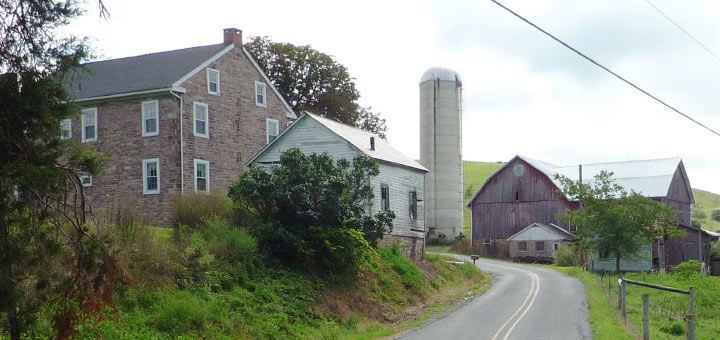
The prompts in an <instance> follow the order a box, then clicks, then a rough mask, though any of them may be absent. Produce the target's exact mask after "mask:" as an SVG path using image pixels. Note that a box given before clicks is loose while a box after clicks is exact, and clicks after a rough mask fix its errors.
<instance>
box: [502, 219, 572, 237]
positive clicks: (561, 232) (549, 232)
mask: <svg viewBox="0 0 720 340" xmlns="http://www.w3.org/2000/svg"><path fill="white" fill-rule="evenodd" d="M537 229H540V230H541V232H537ZM543 235H544V236H543ZM548 236H550V237H551V238H548ZM547 239H553V240H567V241H574V240H575V235H573V234H572V233H570V232H568V231H567V230H565V229H563V228H560V227H558V226H556V225H554V224H552V223H550V224H549V225H548V224H543V223H539V222H535V223H532V224H530V225H529V226H527V227H525V228H523V229H522V230H520V231H518V232H517V233H515V234H513V235H512V236H510V237H508V241H513V240H516V241H530V240H538V241H540V240H547Z"/></svg>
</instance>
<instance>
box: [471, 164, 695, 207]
mask: <svg viewBox="0 0 720 340" xmlns="http://www.w3.org/2000/svg"><path fill="white" fill-rule="evenodd" d="M515 158H518V159H521V160H523V161H525V162H526V163H528V164H529V165H531V166H532V167H534V168H535V169H537V170H538V171H540V172H542V173H543V174H545V175H546V176H547V177H548V179H550V180H551V181H552V183H553V184H554V185H555V186H556V187H558V188H561V187H562V185H561V183H560V181H558V180H557V179H555V175H562V176H565V177H567V178H569V179H571V180H574V181H577V180H578V179H579V177H580V168H579V166H577V165H574V166H558V165H554V164H550V163H547V162H543V161H539V160H536V159H532V158H528V157H525V156H520V155H517V156H515V157H514V158H513V159H515ZM511 162H512V160H511V161H510V162H508V163H506V164H505V165H503V166H502V167H501V168H500V169H498V170H497V171H496V172H495V173H498V172H500V171H501V170H502V169H504V168H505V166H507V164H510V163H511ZM678 168H679V169H680V172H681V175H682V176H683V177H684V179H685V181H686V182H687V183H688V184H689V183H690V181H689V180H688V178H687V174H686V173H685V167H684V165H683V163H682V159H680V158H661V159H648V160H636V161H622V162H609V163H592V164H582V182H583V183H584V184H588V185H593V184H594V183H595V175H597V174H599V173H600V172H601V171H603V170H605V171H608V172H612V173H613V176H612V178H613V179H614V180H615V183H616V184H618V185H620V186H621V187H623V188H624V189H625V190H627V191H631V190H632V191H635V192H637V193H639V194H642V195H644V196H647V197H665V196H667V195H668V192H669V190H670V185H671V183H672V180H673V177H674V175H675V172H676V171H677V170H678ZM494 175H495V174H493V175H491V176H490V177H488V179H487V180H486V181H485V183H483V185H482V186H481V187H480V189H479V190H478V191H477V192H476V193H475V196H473V198H472V199H470V201H469V202H468V204H467V205H468V206H470V203H471V202H472V201H473V200H474V199H475V197H477V195H478V194H479V193H480V191H482V189H483V188H484V187H485V185H486V184H487V183H488V180H490V178H492V177H493V176H494ZM688 194H689V195H690V197H691V200H692V201H693V202H694V201H695V199H694V196H693V193H692V190H689V192H688Z"/></svg>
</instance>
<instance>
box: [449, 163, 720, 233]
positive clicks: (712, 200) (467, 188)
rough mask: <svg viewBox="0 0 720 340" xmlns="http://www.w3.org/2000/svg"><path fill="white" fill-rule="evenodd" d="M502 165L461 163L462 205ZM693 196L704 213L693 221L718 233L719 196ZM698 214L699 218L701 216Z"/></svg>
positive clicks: (466, 215) (466, 222)
mask: <svg viewBox="0 0 720 340" xmlns="http://www.w3.org/2000/svg"><path fill="white" fill-rule="evenodd" d="M501 166H502V163H491V162H475V161H463V172H464V174H465V176H464V181H465V183H464V188H463V204H467V202H468V201H469V200H470V199H471V198H472V197H473V195H475V192H477V190H478V189H480V186H481V185H482V184H483V183H484V182H485V180H486V179H487V178H488V177H490V175H492V174H493V172H495V171H496V170H497V169H500V167H501ZM693 194H694V195H695V205H694V206H693V211H695V210H701V211H702V212H703V213H704V216H705V217H704V218H698V217H697V216H698V214H697V213H696V214H694V216H693V220H696V221H698V222H700V224H701V225H702V227H703V228H704V229H707V230H711V231H720V222H718V221H713V220H712V218H710V213H711V212H712V210H713V209H720V195H718V194H714V193H711V192H708V191H704V190H700V189H693ZM703 213H700V214H699V215H700V216H703ZM463 218H464V228H463V233H465V235H468V236H469V235H470V209H467V208H465V209H464V211H463Z"/></svg>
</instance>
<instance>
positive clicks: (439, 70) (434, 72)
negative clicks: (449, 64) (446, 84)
mask: <svg viewBox="0 0 720 340" xmlns="http://www.w3.org/2000/svg"><path fill="white" fill-rule="evenodd" d="M435 79H438V80H440V81H450V82H455V81H457V82H460V83H461V84H462V80H461V79H460V75H459V74H458V73H457V72H455V71H453V70H451V69H449V68H445V67H431V68H429V69H428V70H427V71H425V73H423V75H422V77H421V78H420V84H422V83H424V82H426V81H428V80H435Z"/></svg>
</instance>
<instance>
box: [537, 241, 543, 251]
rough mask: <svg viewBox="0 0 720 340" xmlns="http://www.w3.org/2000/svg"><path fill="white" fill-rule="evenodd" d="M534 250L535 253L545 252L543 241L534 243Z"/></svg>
mask: <svg viewBox="0 0 720 340" xmlns="http://www.w3.org/2000/svg"><path fill="white" fill-rule="evenodd" d="M535 250H536V251H541V250H545V241H538V242H535Z"/></svg>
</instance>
